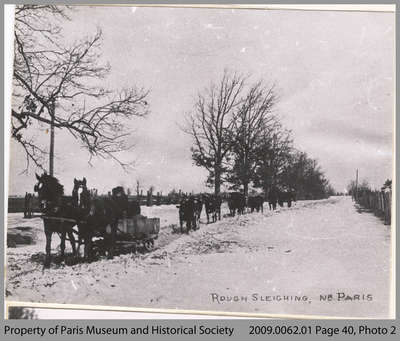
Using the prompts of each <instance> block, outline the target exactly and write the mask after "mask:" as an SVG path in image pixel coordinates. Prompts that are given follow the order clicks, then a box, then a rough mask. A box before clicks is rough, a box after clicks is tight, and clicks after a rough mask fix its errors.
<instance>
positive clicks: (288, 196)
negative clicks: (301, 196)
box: [278, 188, 296, 207]
mask: <svg viewBox="0 0 400 341" xmlns="http://www.w3.org/2000/svg"><path fill="white" fill-rule="evenodd" d="M293 201H296V192H295V191H294V190H293V189H291V188H284V189H282V190H280V191H279V192H278V204H279V206H281V207H283V204H284V203H285V202H286V203H287V206H288V207H291V206H292V202H293Z"/></svg>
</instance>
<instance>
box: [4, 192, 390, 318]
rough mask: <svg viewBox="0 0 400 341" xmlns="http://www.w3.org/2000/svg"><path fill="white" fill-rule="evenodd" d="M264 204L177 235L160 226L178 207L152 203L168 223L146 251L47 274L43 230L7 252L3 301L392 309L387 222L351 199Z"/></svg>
mask: <svg viewBox="0 0 400 341" xmlns="http://www.w3.org/2000/svg"><path fill="white" fill-rule="evenodd" d="M266 206H267V205H265V208H264V213H253V214H246V215H243V216H237V217H225V218H224V219H223V220H221V221H220V222H217V223H214V224H209V225H207V224H202V225H201V228H200V230H198V231H195V232H191V233H190V234H189V235H183V236H180V235H177V234H172V233H171V231H172V229H170V228H169V229H167V227H166V226H168V225H169V224H171V223H175V221H174V219H176V218H175V217H176V215H175V212H176V208H175V207H174V208H172V207H171V206H170V207H165V208H163V207H158V208H155V210H158V211H157V213H155V214H153V216H159V217H160V218H161V223H162V226H163V221H164V228H162V231H164V234H165V236H166V238H167V239H165V240H167V241H168V242H165V243H162V246H161V247H159V248H158V249H156V250H155V251H153V252H152V253H148V254H136V255H121V256H118V257H115V258H114V259H113V260H106V259H102V260H99V261H97V262H94V263H91V264H77V265H74V266H64V265H61V266H55V265H53V266H52V268H51V269H50V270H46V271H44V272H43V271H42V267H41V264H40V263H39V262H35V261H33V260H32V259H31V256H32V254H34V253H35V252H39V249H40V252H43V251H44V246H43V245H42V242H43V236H41V237H40V238H41V239H40V241H39V242H38V244H37V245H33V246H26V247H19V248H16V249H15V248H14V249H11V248H9V249H8V252H7V255H8V268H7V279H8V281H7V297H6V299H7V300H9V301H24V302H49V303H69V304H84V305H86V304H90V305H92V304H95V305H110V306H120V307H140V308H145V307H146V308H160V309H185V310H200V311H210V312H211V311H212V312H216V311H224V312H237V313H251V314H272V315H277V314H279V315H280V314H285V315H298V314H300V315H307V316H310V315H318V316H336V317H372V318H378V317H379V318H387V317H389V316H390V280H391V278H390V269H391V232H390V227H389V226H385V225H384V224H383V223H382V222H381V221H380V220H379V219H378V218H376V217H375V216H374V215H372V214H371V213H367V212H361V211H359V210H357V209H356V208H355V206H354V204H353V202H352V201H351V198H350V197H332V198H329V199H326V200H319V201H299V202H297V203H296V204H295V206H294V207H292V208H290V209H289V208H283V209H282V208H281V209H278V210H277V211H275V212H271V211H268V210H267V209H266ZM163 212H165V214H164V215H165V217H164V216H163ZM151 213H153V212H146V213H145V214H151ZM13 219H14V220H13ZM203 219H204V218H203ZM10 220H11V222H9V224H10V226H11V225H12V224H14V225H15V224H16V221H18V222H19V223H21V221H20V220H18V219H16V218H15V217H13V218H10V219H9V221H10ZM36 220H38V221H39V219H36ZM12 221H14V223H13V222H12ZM39 222H40V221H39ZM24 223H25V224H26V222H24ZM170 230H171V231H170ZM168 236H171V238H170V239H168V238H169V237H168ZM55 245H56V243H55ZM42 247H43V248H42Z"/></svg>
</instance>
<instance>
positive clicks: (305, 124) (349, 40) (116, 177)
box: [10, 6, 394, 194]
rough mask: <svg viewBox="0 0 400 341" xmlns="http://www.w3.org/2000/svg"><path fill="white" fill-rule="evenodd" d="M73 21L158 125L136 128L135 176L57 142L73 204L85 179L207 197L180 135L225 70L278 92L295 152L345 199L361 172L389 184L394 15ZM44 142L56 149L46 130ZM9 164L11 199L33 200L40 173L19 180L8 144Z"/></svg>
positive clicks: (115, 83)
mask: <svg viewBox="0 0 400 341" xmlns="http://www.w3.org/2000/svg"><path fill="white" fill-rule="evenodd" d="M71 18H72V21H71V22H69V23H67V24H66V25H65V31H64V32H65V35H66V38H67V39H70V40H79V39H81V38H82V37H84V36H86V35H90V34H93V33H94V32H95V31H96V28H97V27H99V28H101V29H102V31H103V49H102V50H103V53H104V54H103V56H102V59H104V60H105V61H108V62H109V63H110V65H111V68H112V70H111V73H110V75H109V77H108V78H107V79H106V80H105V81H104V85H105V86H107V87H110V88H123V87H128V86H133V85H137V86H140V87H141V86H144V87H146V88H149V89H151V93H150V95H149V98H148V102H149V104H150V109H151V114H150V116H149V117H148V118H146V119H144V120H142V121H141V122H140V121H134V122H132V123H131V124H132V127H130V128H132V130H133V133H132V135H131V137H130V140H131V141H132V142H134V143H135V144H136V147H135V149H134V150H133V151H132V152H131V153H130V154H129V155H124V157H129V158H131V159H134V160H136V166H135V169H134V170H133V171H132V172H130V173H124V171H123V170H122V169H120V168H119V167H118V165H117V164H115V163H114V162H112V161H109V160H106V161H104V160H96V161H94V162H93V167H90V166H89V165H88V164H87V160H88V155H87V154H86V153H85V151H84V150H82V149H81V148H80V146H79V144H78V143H77V142H76V141H74V140H73V139H72V138H71V137H70V136H69V135H67V134H64V133H62V132H59V131H56V142H55V143H56V144H55V150H56V159H55V175H56V176H57V177H58V178H59V179H60V182H61V183H62V184H63V185H64V186H65V189H66V193H69V192H70V191H71V190H72V183H73V178H74V177H77V178H81V177H83V176H86V178H87V180H88V186H89V187H90V188H92V187H95V188H98V189H99V191H100V192H106V191H108V190H110V189H111V188H112V187H114V186H116V185H125V186H128V187H134V186H135V182H136V180H137V179H138V180H140V182H141V183H142V184H143V187H144V189H147V188H148V187H149V186H150V185H154V186H155V188H156V191H159V190H163V191H164V193H165V192H167V191H169V190H171V189H172V188H181V189H183V190H186V191H191V190H194V191H200V190H204V188H205V186H204V182H205V179H206V172H205V171H204V170H202V169H201V168H198V167H196V166H194V165H193V163H192V160H191V153H190V146H191V139H190V137H189V136H186V135H185V134H183V133H182V132H181V131H180V129H179V126H178V125H179V123H181V122H183V120H184V116H185V113H187V112H189V111H191V110H192V108H193V103H194V100H195V97H196V94H197V92H198V91H199V90H202V89H204V88H205V87H207V86H208V85H209V83H210V82H211V81H218V80H219V79H220V77H221V74H222V73H223V70H224V68H229V69H231V70H235V71H239V72H241V73H244V74H251V75H252V77H253V79H254V80H256V79H260V78H262V79H265V80H266V81H267V82H269V83H276V86H277V91H278V94H279V98H280V100H279V102H278V104H277V106H276V112H277V113H278V114H279V116H280V117H281V121H282V122H283V124H284V126H285V127H286V128H288V129H291V130H292V131H293V138H294V142H295V146H296V147H297V148H299V149H301V150H304V151H306V152H307V153H308V154H309V155H310V156H311V157H313V158H316V159H317V160H318V161H319V164H320V165H321V167H322V169H323V170H324V171H325V174H326V177H327V178H328V179H329V180H330V182H331V184H332V185H333V186H334V187H335V189H336V190H338V191H342V190H344V188H345V187H346V185H347V183H348V182H349V181H350V180H351V179H353V178H354V177H355V171H356V169H357V168H358V169H359V172H360V177H361V178H362V179H364V178H366V179H368V180H369V182H370V183H371V184H372V185H373V186H375V187H379V186H381V184H383V182H384V181H385V179H386V178H392V138H393V110H394V105H393V102H394V97H393V96H394V91H393V89H394V14H393V13H378V12H341V11H333V12H321V11H294V10H286V11H282V10H244V9H242V10H239V9H235V10H231V9H190V8H143V7H139V8H135V7H102V6H101V7H80V8H78V9H77V10H76V11H74V13H73V14H72V15H71ZM36 136H37V138H38V139H39V140H43V139H46V140H47V139H48V135H47V134H46V133H45V131H44V128H43V129H39V130H38V131H37V132H36ZM10 155H11V169H10V177H11V178H10V194H23V193H25V191H30V192H32V191H33V185H34V183H35V177H34V171H35V169H34V168H32V169H30V172H29V173H28V174H27V175H19V173H20V172H21V171H22V170H23V169H24V167H25V158H24V155H23V152H22V150H21V149H20V148H19V147H17V146H16V144H15V143H11V154H10Z"/></svg>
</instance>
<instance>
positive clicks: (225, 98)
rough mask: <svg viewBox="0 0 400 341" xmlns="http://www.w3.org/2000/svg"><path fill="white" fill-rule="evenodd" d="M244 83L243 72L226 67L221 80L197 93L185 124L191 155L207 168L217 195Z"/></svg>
mask: <svg viewBox="0 0 400 341" xmlns="http://www.w3.org/2000/svg"><path fill="white" fill-rule="evenodd" d="M244 83H245V78H244V77H243V76H241V75H239V74H237V73H230V72H229V71H225V72H224V75H223V77H222V79H221V81H220V82H219V83H218V84H211V85H210V87H209V88H208V89H206V90H204V91H203V92H201V93H199V94H198V98H197V101H196V103H195V107H194V111H193V113H192V114H191V115H190V116H189V119H188V121H187V124H186V126H185V127H184V131H185V132H187V133H188V134H190V135H191V136H192V137H193V142H194V145H193V147H192V148H191V151H192V158H193V160H194V162H195V164H196V165H197V166H200V167H204V168H206V169H207V170H208V172H209V176H208V180H207V182H208V183H209V184H211V185H214V191H215V194H217V195H218V194H219V193H220V190H221V183H222V177H223V175H224V173H225V172H226V169H227V155H228V153H229V151H230V150H231V143H232V140H231V138H230V132H231V130H232V126H233V113H234V111H235V110H237V108H238V107H239V105H240V104H241V101H242V98H241V96H242V90H243V87H244Z"/></svg>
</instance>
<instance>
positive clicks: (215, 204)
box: [204, 195, 222, 224]
mask: <svg viewBox="0 0 400 341" xmlns="http://www.w3.org/2000/svg"><path fill="white" fill-rule="evenodd" d="M221 204H222V200H221V198H220V197H219V196H216V195H205V196H204V206H205V210H206V214H207V224H209V223H210V216H211V219H212V222H213V223H214V222H216V221H217V219H218V220H221Z"/></svg>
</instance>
